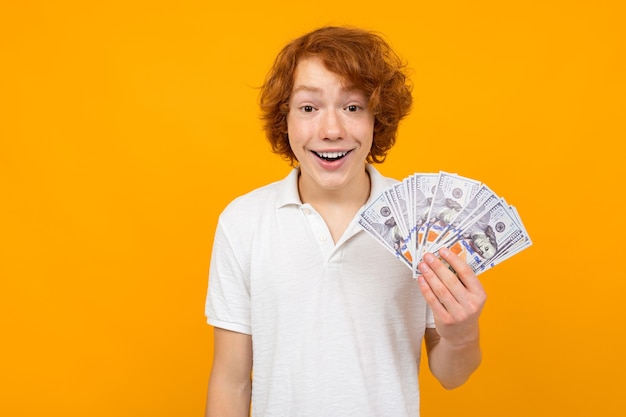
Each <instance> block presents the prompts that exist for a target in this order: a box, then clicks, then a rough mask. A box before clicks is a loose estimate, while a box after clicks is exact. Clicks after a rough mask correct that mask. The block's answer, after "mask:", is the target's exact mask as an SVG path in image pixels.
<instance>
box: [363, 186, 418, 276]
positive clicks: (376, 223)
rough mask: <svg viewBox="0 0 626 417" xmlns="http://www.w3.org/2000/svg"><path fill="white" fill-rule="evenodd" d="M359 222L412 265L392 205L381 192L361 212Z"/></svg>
mask: <svg viewBox="0 0 626 417" xmlns="http://www.w3.org/2000/svg"><path fill="white" fill-rule="evenodd" d="M359 224H360V225H361V226H362V227H363V228H365V229H366V230H367V231H368V232H370V233H372V232H373V233H374V234H375V235H376V236H378V238H379V240H380V241H381V242H382V243H383V244H384V245H385V246H386V247H387V248H388V249H389V250H390V251H391V252H393V253H394V254H396V256H398V257H400V258H401V259H403V260H404V261H405V262H406V263H407V265H408V266H409V267H411V266H412V258H411V256H412V254H411V253H410V251H409V249H408V247H407V245H406V244H405V242H404V236H403V235H402V232H401V230H400V227H399V226H398V224H397V222H396V219H395V213H394V212H393V210H392V206H391V205H390V204H389V202H388V201H387V199H386V198H385V194H384V193H381V194H380V195H379V196H378V197H377V198H376V199H375V200H374V201H373V202H372V203H370V205H369V206H367V207H366V208H365V209H364V210H363V211H362V212H361V213H360V218H359Z"/></svg>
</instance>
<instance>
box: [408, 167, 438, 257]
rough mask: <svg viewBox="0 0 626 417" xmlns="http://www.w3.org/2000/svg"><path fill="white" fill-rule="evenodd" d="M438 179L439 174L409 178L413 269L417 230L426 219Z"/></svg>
mask: <svg viewBox="0 0 626 417" xmlns="http://www.w3.org/2000/svg"><path fill="white" fill-rule="evenodd" d="M438 178H439V174H434V173H420V174H414V175H413V176H412V177H411V182H410V187H411V188H410V190H409V192H410V194H411V196H412V198H411V200H412V207H413V218H412V220H411V225H412V226H411V230H410V231H409V233H410V240H409V246H410V248H411V251H412V252H413V262H414V263H415V265H414V266H413V269H415V268H417V261H419V259H418V257H417V253H418V246H419V243H420V235H419V230H420V229H421V228H422V226H423V225H424V222H425V221H426V220H427V219H428V213H429V212H430V211H429V210H430V205H431V203H432V199H433V194H434V192H435V188H436V187H437V180H438Z"/></svg>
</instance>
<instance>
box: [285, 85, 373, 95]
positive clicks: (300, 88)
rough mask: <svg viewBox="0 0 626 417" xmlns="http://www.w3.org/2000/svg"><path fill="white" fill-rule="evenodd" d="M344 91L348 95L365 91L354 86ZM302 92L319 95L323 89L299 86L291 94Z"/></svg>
mask: <svg viewBox="0 0 626 417" xmlns="http://www.w3.org/2000/svg"><path fill="white" fill-rule="evenodd" d="M344 90H345V91H346V92H347V93H353V92H363V90H361V89H360V88H356V87H354V86H349V87H347V88H344ZM300 91H309V92H312V93H319V92H321V91H322V89H321V88H319V87H314V86H310V85H299V86H296V87H294V89H293V91H292V92H291V94H292V95H293V94H296V93H298V92H300Z"/></svg>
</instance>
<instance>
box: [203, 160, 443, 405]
mask: <svg viewBox="0 0 626 417" xmlns="http://www.w3.org/2000/svg"><path fill="white" fill-rule="evenodd" d="M367 169H368V172H369V175H370V177H371V184H372V190H371V193H370V199H372V198H375V197H376V196H377V195H378V194H379V193H380V192H381V191H382V190H383V189H384V188H386V187H387V186H388V185H390V184H393V183H394V182H395V180H392V179H389V178H384V177H383V176H382V175H380V173H379V172H378V171H377V170H376V169H375V168H373V167H372V166H371V165H368V166H367ZM297 178H298V170H297V169H294V170H293V171H292V172H291V173H290V174H289V175H288V176H287V177H286V178H285V179H284V180H282V181H278V182H275V183H272V184H269V185H267V186H265V187H262V188H259V189H257V190H255V191H252V192H250V193H248V194H246V195H244V196H242V197H239V198H237V199H235V200H234V201H233V202H232V203H230V204H229V205H228V207H227V208H226V209H225V210H224V212H223V213H222V214H221V216H220V218H219V221H218V225H217V230H216V233H215V240H214V246H213V254H212V258H211V267H210V275H209V290H208V295H207V300H206V315H207V318H208V323H209V324H211V325H213V326H215V327H220V328H224V329H227V330H232V331H236V332H240V333H245V334H250V335H252V345H253V374H254V378H253V383H252V415H253V416H256V417H261V416H263V417H273V416H276V417H278V416H280V417H301V416H311V417H324V416H328V417H343V416H355V417H367V416H372V417H383V416H388V417H402V416H411V417H415V416H418V415H419V385H418V370H419V361H420V353H421V344H422V339H423V335H424V330H425V327H434V321H433V319H432V314H431V312H430V309H429V308H428V307H427V304H426V302H425V301H424V299H423V297H422V295H421V293H420V291H419V289H418V286H417V283H416V282H415V279H413V278H412V276H411V270H410V269H409V268H407V267H406V266H405V265H404V264H403V263H402V262H401V261H400V260H398V259H396V258H395V256H394V255H393V254H392V253H391V252H389V251H387V250H386V249H385V248H384V247H383V246H382V245H381V244H380V243H379V242H377V241H376V240H375V239H373V238H372V237H371V236H369V235H368V234H367V233H366V232H364V231H363V230H362V229H361V228H360V226H359V225H358V224H357V218H356V217H355V219H353V221H352V222H351V224H350V226H349V227H348V229H347V230H346V232H345V233H344V236H343V237H341V239H340V240H339V241H338V242H337V244H334V243H333V239H332V237H331V235H330V232H329V230H328V228H327V226H326V224H325V223H324V220H323V219H322V217H321V216H320V215H319V214H318V213H317V212H316V211H315V209H314V208H313V207H312V206H311V205H309V204H302V202H301V201H300V198H299V195H298V183H297Z"/></svg>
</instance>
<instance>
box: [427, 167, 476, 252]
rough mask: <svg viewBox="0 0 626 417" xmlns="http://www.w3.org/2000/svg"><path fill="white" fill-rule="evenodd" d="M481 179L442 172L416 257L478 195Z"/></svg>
mask: <svg viewBox="0 0 626 417" xmlns="http://www.w3.org/2000/svg"><path fill="white" fill-rule="evenodd" d="M480 184H481V183H480V181H477V180H473V179H471V178H465V177H462V176H459V175H456V174H450V173H447V172H443V171H442V172H440V173H439V178H438V180H437V187H436V188H435V192H434V195H433V197H432V202H431V206H430V210H429V213H428V219H427V220H426V221H425V222H424V224H423V225H422V227H421V229H420V234H421V236H419V239H420V243H419V245H418V252H417V255H416V258H419V259H421V257H422V255H423V254H424V253H425V252H426V251H428V250H429V248H428V246H429V245H430V244H431V243H432V242H433V241H435V240H436V239H437V237H438V236H439V235H440V234H441V233H442V232H443V231H444V230H445V229H446V228H447V226H448V224H449V223H450V222H452V221H453V220H454V219H455V218H456V217H457V216H458V214H459V213H460V212H461V210H462V209H463V207H465V206H466V205H467V203H469V201H470V200H471V199H472V198H473V197H474V195H476V193H477V192H478V189H479V187H480Z"/></svg>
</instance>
